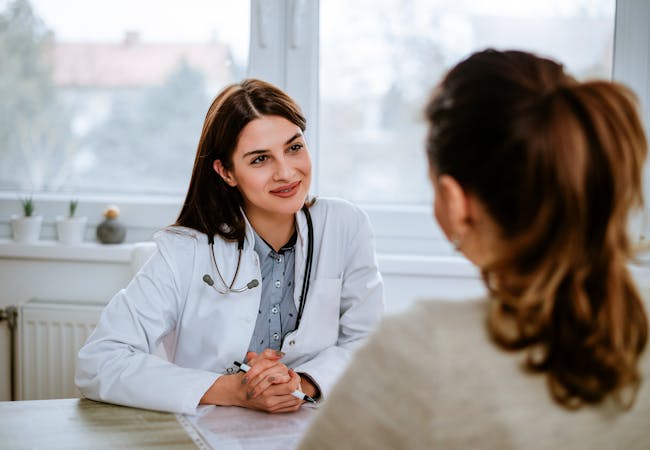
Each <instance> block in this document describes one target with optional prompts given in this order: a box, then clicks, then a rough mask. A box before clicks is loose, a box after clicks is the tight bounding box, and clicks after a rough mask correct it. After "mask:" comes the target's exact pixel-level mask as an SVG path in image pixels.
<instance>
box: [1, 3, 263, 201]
mask: <svg viewBox="0 0 650 450" xmlns="http://www.w3.org/2000/svg"><path fill="white" fill-rule="evenodd" d="M249 22H250V12H249V2H248V1H231V0H184V1H182V2H179V1H173V0H138V1H130V0H105V1H101V0H56V1H53V0H31V1H27V0H12V1H2V0H0V61H2V69H0V98H2V99H3V100H2V102H1V103H2V105H1V106H0V189H3V190H14V189H16V190H29V191H72V190H74V191H76V192H87V193H101V192H111V193H116V192H124V193H153V194H158V193H160V194H163V193H164V194H167V193H171V194H183V193H184V191H185V189H186V187H187V184H188V180H189V177H190V173H191V169H192V162H193V159H194V153H195V151H196V146H197V143H198V139H199V136H200V133H201V125H202V122H203V118H204V117H205V113H206V111H207V108H208V106H209V104H210V101H211V99H212V98H213V97H214V95H215V94H216V93H217V92H218V90H220V89H221V88H222V87H223V86H224V85H225V84H227V83H230V82H232V81H234V80H238V79H240V78H242V77H243V76H244V75H245V74H246V70H247V66H248V39H249V37H248V36H249Z"/></svg>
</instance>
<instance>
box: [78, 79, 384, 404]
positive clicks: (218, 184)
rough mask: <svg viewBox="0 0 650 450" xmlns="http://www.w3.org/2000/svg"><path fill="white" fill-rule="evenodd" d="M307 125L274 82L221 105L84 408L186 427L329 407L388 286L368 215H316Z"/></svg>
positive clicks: (81, 384) (124, 307)
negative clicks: (215, 418)
mask: <svg viewBox="0 0 650 450" xmlns="http://www.w3.org/2000/svg"><path fill="white" fill-rule="evenodd" d="M305 125H306V123H305V119H304V117H303V116H302V114H301V112H300V109H299V107H298V106H297V105H296V103H295V102H294V101H293V100H292V99H291V98H289V97H288V96H287V95H286V94H285V93H284V92H282V91H281V90H279V89H278V88H276V87H275V86H273V85H271V84H268V83H266V82H263V81H260V80H255V79H248V80H244V81H243V82H242V83H239V84H234V85H231V86H229V87H227V88H226V89H224V90H223V91H222V92H221V93H220V94H219V95H218V96H217V98H216V99H215V100H214V102H213V103H212V105H211V106H210V109H209V110H208V113H207V116H206V119H205V123H204V126H203V131H202V134H201V139H200V141H199V145H198V149H197V153H196V159H195V162H194V169H193V173H192V178H191V181H190V185H189V189H188V193H187V197H186V199H185V202H184V204H183V207H182V209H181V212H180V215H179V217H178V219H177V221H176V223H175V224H174V226H171V227H168V228H167V229H165V230H163V231H161V232H159V233H158V234H157V236H156V239H155V240H156V243H157V251H156V253H155V254H154V255H153V256H152V257H151V259H150V260H149V261H148V262H147V263H146V264H145V265H144V266H143V268H142V269H141V270H140V272H139V273H138V274H137V275H136V276H135V277H134V279H133V280H132V281H131V282H130V283H129V285H128V286H127V287H126V288H125V289H123V290H121V291H120V292H118V293H117V294H116V295H115V297H114V298H113V299H112V300H111V301H110V303H109V304H108V305H107V306H106V308H105V310H104V311H103V313H102V316H101V318H100V320H99V323H98V324H97V327H96V328H95V330H94V332H93V333H92V335H91V336H90V337H89V339H88V341H87V342H86V344H85V345H84V347H83V348H82V349H81V350H80V352H79V356H78V360H77V370H76V375H75V382H76V384H77V387H78V388H79V389H80V391H81V392H82V394H83V395H84V396H86V397H88V398H91V399H94V400H100V401H105V402H111V403H117V404H122V405H128V406H135V407H140V408H148V409H155V410H161V411H172V412H180V413H193V412H195V410H196V407H197V405H199V404H214V405H237V406H241V407H245V408H251V409H258V410H264V411H268V412H289V411H295V410H297V409H298V408H299V407H300V405H301V404H302V403H303V400H301V399H298V398H297V397H296V396H294V395H292V393H293V392H294V391H295V390H300V391H302V392H303V393H305V394H306V395H309V396H311V397H313V398H316V399H317V400H318V399H319V398H323V397H325V396H327V394H328V393H329V392H330V390H331V388H332V386H333V384H334V382H335V381H336V379H337V378H338V376H339V375H340V374H341V372H342V371H343V369H344V368H345V366H346V364H347V363H348V361H349V360H350V356H351V353H352V351H353V350H354V349H355V348H357V347H358V346H359V345H360V344H361V343H362V341H363V340H364V338H365V337H366V336H368V334H369V333H370V332H371V331H372V329H373V328H374V327H375V325H376V324H377V323H378V321H379V319H380V317H381V314H382V312H383V285H382V280H381V277H380V274H379V272H378V268H377V262H376V258H375V253H374V244H373V236H372V231H371V227H370V223H369V221H368V217H367V216H366V215H365V213H363V212H362V211H361V210H360V209H359V208H357V207H355V206H353V205H351V204H350V203H348V202H345V201H343V200H335V199H323V198H321V199H318V200H316V201H307V196H308V192H309V186H310V183H311V161H310V157H309V153H308V150H307V145H306V142H305V138H304V135H303V132H304V130H305ZM160 344H162V346H163V348H164V350H165V352H166V354H167V358H163V357H161V356H158V354H157V353H158V352H156V350H157V348H158V347H159V345H160ZM235 362H246V363H247V364H248V366H250V370H249V371H248V372H246V373H244V372H241V371H238V366H237V365H236V364H235Z"/></svg>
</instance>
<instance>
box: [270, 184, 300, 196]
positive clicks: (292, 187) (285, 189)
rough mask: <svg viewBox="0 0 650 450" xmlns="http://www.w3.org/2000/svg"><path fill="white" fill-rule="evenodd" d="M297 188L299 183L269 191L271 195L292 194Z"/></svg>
mask: <svg viewBox="0 0 650 450" xmlns="http://www.w3.org/2000/svg"><path fill="white" fill-rule="evenodd" d="M298 186H300V181H296V182H295V183H291V184H289V185H287V186H282V187H281V188H279V189H274V190H272V191H271V193H272V194H278V195H287V194H292V193H293V192H295V191H296V190H297V189H298Z"/></svg>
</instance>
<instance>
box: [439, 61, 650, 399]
mask: <svg viewBox="0 0 650 450" xmlns="http://www.w3.org/2000/svg"><path fill="white" fill-rule="evenodd" d="M426 114H427V119H428V122H429V125H430V128H429V136H428V140H427V154H428V158H429V162H430V166H431V167H430V168H431V172H432V174H433V176H434V177H435V176H440V175H449V176H451V177H453V178H454V179H455V180H456V181H457V182H458V183H459V184H460V186H462V188H463V189H464V191H466V192H468V193H470V194H472V195H474V196H475V197H476V198H477V199H478V200H479V202H480V203H481V204H482V205H483V206H484V208H485V210H486V211H487V213H488V215H489V216H490V217H491V219H492V220H493V221H494V222H495V223H496V224H497V228H498V229H499V231H500V237H499V241H500V246H499V247H498V248H499V249H500V250H499V252H498V254H497V258H496V260H495V261H493V262H491V263H490V264H488V265H487V266H486V267H482V271H483V276H484V280H485V281H486V284H487V286H488V288H489V289H490V291H491V293H492V295H493V297H494V298H495V300H494V302H493V308H492V309H491V314H490V318H489V329H490V332H491V335H492V336H493V338H494V339H495V340H496V342H497V343H499V344H500V345H501V346H503V347H505V348H513V349H527V350H528V351H529V354H528V355H529V358H528V368H529V369H531V370H533V371H539V372H544V373H546V374H547V376H548V381H549V388H550V391H551V394H552V395H553V397H554V399H555V400H556V401H557V402H558V403H560V404H561V405H563V406H566V407H576V406H579V405H581V404H584V403H598V402H601V401H602V400H604V399H605V398H608V397H609V396H610V395H611V396H612V397H613V398H615V399H618V400H621V402H622V404H623V405H625V406H628V405H630V404H631V401H632V400H633V399H634V394H635V392H636V388H637V387H638V385H639V383H640V381H641V380H640V372H639V369H638V360H639V356H640V354H641V353H642V351H643V349H644V347H645V344H646V340H647V333H648V331H647V328H648V325H647V318H646V315H645V313H644V309H643V304H642V302H641V300H640V297H639V294H638V291H637V289H636V288H635V286H634V284H633V283H632V281H631V277H630V274H629V272H628V270H627V267H626V263H627V261H628V259H629V257H630V256H631V245H630V242H629V239H628V236H627V220H628V215H629V212H630V210H631V209H632V208H635V207H640V206H642V203H643V199H642V168H643V162H644V160H645V157H646V153H647V144H646V140H645V136H644V133H643V127H642V124H641V121H640V119H639V115H638V112H637V105H636V101H635V97H634V95H633V94H632V92H631V91H630V90H629V89H627V88H626V87H624V86H622V85H620V84H617V83H613V82H609V81H588V82H579V81H576V80H575V79H574V78H573V77H571V76H570V75H568V74H566V73H565V72H564V70H563V68H562V66H561V65H559V64H558V63H556V62H553V61H551V60H548V59H543V58H539V57H536V56H533V55H531V54H528V53H524V52H516V51H508V52H497V51H494V50H486V51H483V52H479V53H476V54H474V55H472V56H470V57H469V58H468V59H466V60H464V61H462V62H461V63H460V64H458V65H457V66H456V67H454V68H453V69H452V70H451V71H450V72H449V73H448V74H447V75H446V77H445V78H444V79H443V81H442V82H441V84H440V85H439V86H438V88H437V89H436V90H435V91H434V94H433V97H432V99H431V100H430V102H429V104H428V106H427V110H426Z"/></svg>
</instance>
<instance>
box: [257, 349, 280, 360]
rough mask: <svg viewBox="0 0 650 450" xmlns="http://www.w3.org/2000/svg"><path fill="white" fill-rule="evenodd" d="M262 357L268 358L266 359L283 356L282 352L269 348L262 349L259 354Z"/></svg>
mask: <svg viewBox="0 0 650 450" xmlns="http://www.w3.org/2000/svg"><path fill="white" fill-rule="evenodd" d="M259 356H261V357H262V358H268V359H279V358H282V357H283V356H284V352H281V351H279V350H273V349H270V348H267V349H264V351H262V353H260V354H259Z"/></svg>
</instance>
